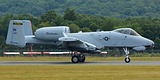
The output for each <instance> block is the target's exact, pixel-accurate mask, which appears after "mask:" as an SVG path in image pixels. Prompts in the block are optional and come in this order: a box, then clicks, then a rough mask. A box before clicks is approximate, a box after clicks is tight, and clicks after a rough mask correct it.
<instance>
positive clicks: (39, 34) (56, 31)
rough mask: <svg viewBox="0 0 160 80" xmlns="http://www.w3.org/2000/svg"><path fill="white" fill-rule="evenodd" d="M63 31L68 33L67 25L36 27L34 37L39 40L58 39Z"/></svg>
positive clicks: (62, 35)
mask: <svg viewBox="0 0 160 80" xmlns="http://www.w3.org/2000/svg"><path fill="white" fill-rule="evenodd" d="M63 33H70V29H69V27H67V26H56V27H43V28H40V29H37V30H36V32H35V33H34V34H35V37H36V38H37V39H41V40H53V41H55V40H58V39H59V38H60V37H64V34H63Z"/></svg>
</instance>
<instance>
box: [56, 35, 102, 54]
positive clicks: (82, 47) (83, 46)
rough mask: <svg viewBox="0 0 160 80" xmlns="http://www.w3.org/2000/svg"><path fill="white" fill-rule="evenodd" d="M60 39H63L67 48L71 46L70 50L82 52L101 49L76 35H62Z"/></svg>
mask: <svg viewBox="0 0 160 80" xmlns="http://www.w3.org/2000/svg"><path fill="white" fill-rule="evenodd" d="M59 41H62V42H63V43H62V44H63V45H64V46H65V47H67V48H70V50H73V51H74V50H75V51H80V52H97V51H98V52H100V51H99V49H98V48H97V47H96V46H95V45H93V44H91V43H88V42H85V41H82V40H80V39H78V38H75V37H66V36H65V37H61V38H59Z"/></svg>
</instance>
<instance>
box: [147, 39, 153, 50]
mask: <svg viewBox="0 0 160 80" xmlns="http://www.w3.org/2000/svg"><path fill="white" fill-rule="evenodd" d="M148 44H149V45H148V46H147V47H151V48H153V47H154V42H153V41H152V40H148Z"/></svg>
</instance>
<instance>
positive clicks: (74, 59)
mask: <svg viewBox="0 0 160 80" xmlns="http://www.w3.org/2000/svg"><path fill="white" fill-rule="evenodd" d="M71 61H72V63H78V62H79V58H78V56H72V58H71Z"/></svg>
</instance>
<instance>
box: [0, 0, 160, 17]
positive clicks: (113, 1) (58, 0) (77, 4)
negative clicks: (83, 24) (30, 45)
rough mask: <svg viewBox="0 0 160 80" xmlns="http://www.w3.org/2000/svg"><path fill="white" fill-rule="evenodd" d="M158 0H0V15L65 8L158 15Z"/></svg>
mask: <svg viewBox="0 0 160 80" xmlns="http://www.w3.org/2000/svg"><path fill="white" fill-rule="evenodd" d="M159 4H160V0H0V15H1V16H2V15H4V14H5V13H14V14H26V13H28V14H32V15H34V16H41V15H43V14H44V13H46V12H47V11H48V10H54V11H56V13H58V14H61V15H63V12H64V11H65V10H66V8H72V9H74V10H75V12H77V13H80V14H89V15H97V16H110V17H115V18H126V17H128V16H130V17H134V16H149V17H160V5H159Z"/></svg>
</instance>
